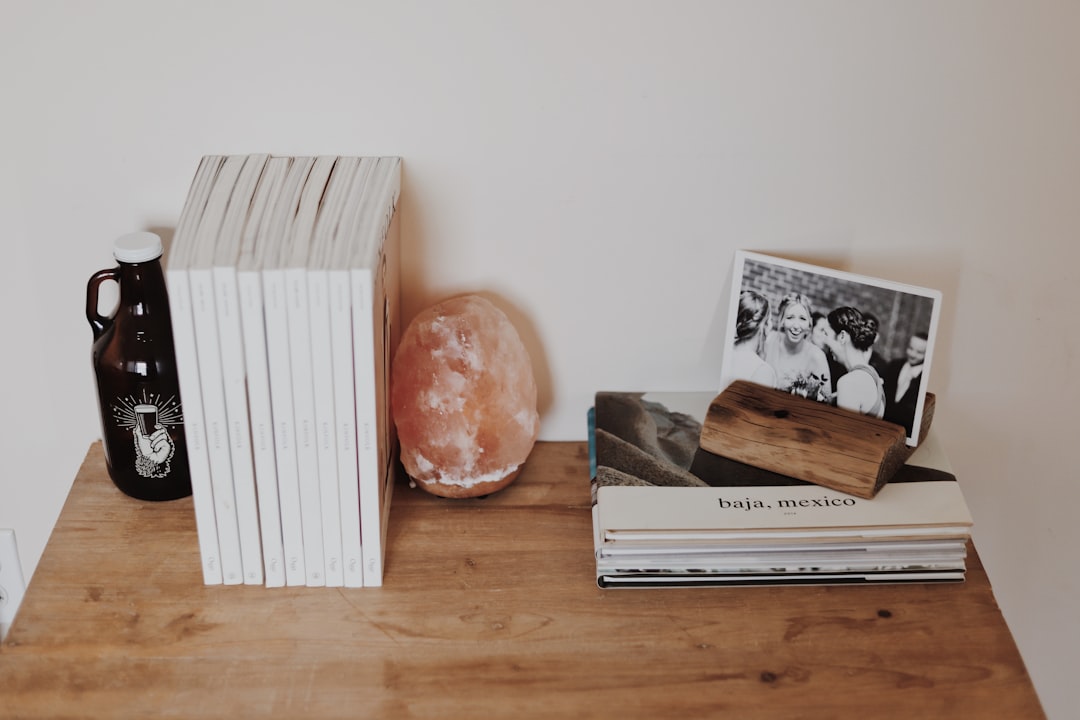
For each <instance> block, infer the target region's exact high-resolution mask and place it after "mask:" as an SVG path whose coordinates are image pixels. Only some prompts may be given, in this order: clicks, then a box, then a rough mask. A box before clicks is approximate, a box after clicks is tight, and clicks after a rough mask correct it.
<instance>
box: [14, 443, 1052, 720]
mask: <svg viewBox="0 0 1080 720" xmlns="http://www.w3.org/2000/svg"><path fill="white" fill-rule="evenodd" d="M587 468H588V458H587V450H586V447H585V445H584V444H581V443H540V444H538V445H537V447H536V449H535V450H534V452H533V455H532V457H531V458H530V460H529V462H528V463H527V464H526V468H525V471H524V472H523V473H522V475H521V477H520V478H519V479H518V480H517V481H516V482H515V483H514V484H513V485H511V486H510V487H508V488H507V489H505V490H503V491H501V492H499V493H497V494H495V495H492V496H490V497H488V498H486V499H473V500H448V499H444V498H437V497H435V496H432V495H429V494H427V493H424V492H422V491H420V490H414V489H410V488H408V487H406V486H402V487H399V488H398V489H397V491H396V492H395V497H394V507H393V510H392V514H391V521H390V542H389V551H388V557H387V568H386V575H385V578H384V580H385V585H384V587H382V588H367V589H355V590H346V589H327V588H283V589H266V588H259V587H243V586H230V587H224V586H210V587H208V586H204V585H202V584H201V575H200V570H199V554H198V550H197V543H196V536H195V528H194V519H193V516H192V506H191V501H190V499H186V500H180V501H173V502H170V503H161V504H155V503H146V502H139V501H136V500H132V499H130V498H127V497H126V496H124V495H122V494H121V493H119V492H118V491H117V490H116V489H115V488H114V487H113V486H112V484H111V483H110V482H109V480H108V479H107V477H106V475H105V471H104V463H103V458H102V454H101V448H100V446H99V445H94V446H92V447H91V448H90V451H89V453H88V454H87V457H86V461H85V463H84V464H83V467H82V469H81V470H80V472H79V474H78V476H77V478H76V479H75V482H74V485H73V486H72V489H71V493H70V495H69V497H68V500H67V503H66V505H65V507H64V509H63V512H62V514H61V516H60V519H59V521H58V522H57V525H56V529H55V531H54V533H53V535H52V538H51V539H50V541H49V544H48V547H47V548H46V550H45V553H44V555H43V556H42V558H41V561H40V564H39V565H38V569H37V572H36V573H35V574H34V577H33V579H32V581H31V583H30V587H29V588H28V591H27V595H26V598H25V601H24V603H23V606H22V608H21V610H20V612H19V615H18V618H17V619H16V621H15V624H14V626H13V627H12V629H11V632H10V633H9V635H8V638H7V641H6V643H5V644H4V645H3V646H2V648H0V715H2V716H4V717H11V718H71V717H78V718H97V717H100V718H117V717H154V718H226V717H227V718H232V719H235V718H244V717H271V718H275V717H280V718H301V717H302V718H364V717H373V718H428V717H453V718H478V717H484V718H488V717H514V718H530V717H548V718H569V717H573V718H589V717H618V718H658V717H706V716H715V715H719V714H721V713H727V714H728V715H727V716H730V717H738V718H758V717H769V718H772V717H791V716H798V717H806V718H815V717H822V718H835V717H874V718H888V717H896V718H911V717H919V718H933V717H950V718H953V717H979V718H1009V719H1010V720H1015V719H1016V718H1030V717H1042V710H1041V708H1040V705H1039V701H1038V699H1037V697H1036V695H1035V691H1034V689H1033V687H1032V684H1031V681H1030V679H1029V677H1028V674H1027V672H1026V670H1025V668H1024V664H1023V662H1022V661H1021V658H1020V655H1019V653H1018V652H1017V649H1016V645H1015V643H1014V642H1013V639H1012V636H1011V635H1010V634H1009V630H1008V628H1007V627H1006V625H1005V623H1004V621H1003V619H1002V616H1001V612H1000V610H999V609H998V606H997V603H996V602H995V600H994V596H993V592H992V591H991V588H990V585H989V583H988V582H987V578H986V574H985V572H984V571H983V568H982V565H981V563H980V562H979V559H978V557H977V555H975V554H974V551H973V552H972V555H971V558H970V572H969V579H968V581H967V582H966V583H963V584H957V585H946V586H942V585H934V586H888V587H831V588H827V587H820V588H818V587H790V588H783V587H769V588H708V589H680V590H600V589H598V588H597V587H596V584H595V565H594V562H593V555H592V535H591V518H590V512H589V485H588V470H587Z"/></svg>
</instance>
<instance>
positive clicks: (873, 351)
mask: <svg viewBox="0 0 1080 720" xmlns="http://www.w3.org/2000/svg"><path fill="white" fill-rule="evenodd" d="M863 317H865V318H866V321H867V322H868V323H870V327H871V328H872V329H873V331H874V342H875V343H877V339H878V328H880V327H881V323H879V322H878V319H877V315H874V314H873V313H868V312H864V313H863ZM888 364H889V361H888V360H886V359H885V358H884V357H882V355H881V353H879V352H878V351H877V347H871V348H870V361H869V363H868V365H870V367H872V368H874V369H875V370H877V373H878V375H882V376H884V375H885V368H886V367H887V366H888Z"/></svg>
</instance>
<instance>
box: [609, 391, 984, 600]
mask: <svg viewBox="0 0 1080 720" xmlns="http://www.w3.org/2000/svg"><path fill="white" fill-rule="evenodd" d="M715 397H716V393H710V392H702V393H628V392H601V393H597V395H596V403H595V406H594V408H593V411H592V413H591V415H590V450H591V453H592V460H593V463H592V484H593V529H594V543H595V548H594V549H595V553H596V576H597V583H598V584H599V585H600V586H601V587H610V588H614V587H672V586H718V585H719V586H727V585H778V584H779V585H793V584H815V585H831V584H847V583H910V582H920V583H931V582H956V581H961V580H963V579H964V574H965V570H966V557H967V545H968V540H969V538H970V535H971V526H972V521H971V515H970V513H969V512H968V508H967V504H966V503H965V501H964V496H963V493H962V492H961V490H960V485H959V483H958V482H957V481H956V478H955V476H954V475H953V474H952V471H951V469H950V467H949V464H948V460H947V458H946V456H945V453H944V452H943V449H942V447H941V444H940V442H939V440H938V438H937V436H936V435H935V433H934V431H933V430H931V431H930V432H929V434H928V435H927V437H926V438H925V439H924V440H923V442H922V443H921V444H920V445H919V447H918V448H917V449H916V450H915V452H914V453H913V454H912V455H911V457H910V458H909V459H908V461H907V464H905V465H904V466H903V467H902V468H901V469H900V470H899V471H898V472H897V473H896V475H895V476H894V477H893V478H892V480H891V481H890V482H889V483H888V484H887V485H886V486H885V487H884V488H882V490H881V491H880V492H879V493H878V494H877V495H876V496H875V497H874V498H873V499H864V498H859V497H855V496H853V495H848V494H845V493H842V492H838V491H835V490H830V489H828V488H824V487H821V486H818V485H814V484H811V483H806V482H803V481H799V480H795V479H792V478H787V477H784V476H782V475H779V474H776V473H771V472H767V471H764V470H759V469H757V468H753V467H750V466H747V465H743V464H741V463H736V462H734V461H731V460H727V459H725V458H722V457H720V456H718V455H714V454H712V453H709V452H707V451H704V450H702V449H701V448H700V447H699V444H698V443H699V438H700V434H701V426H702V423H703V422H704V418H705V414H706V412H707V410H708V407H709V403H710V402H711V401H712V400H713V398H715Z"/></svg>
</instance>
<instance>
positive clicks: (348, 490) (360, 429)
mask: <svg viewBox="0 0 1080 720" xmlns="http://www.w3.org/2000/svg"><path fill="white" fill-rule="evenodd" d="M400 189H401V162H400V158H396V157H338V156H319V157H285V156H271V155H228V156H221V155H213V156H206V157H204V158H202V160H201V162H200V164H199V167H198V169H197V171H196V174H195V178H194V180H193V181H192V184H191V188H190V190H189V192H188V196H187V199H186V201H185V204H184V208H183V211H182V213H181V216H180V220H179V223H178V226H177V229H176V233H175V236H174V238H173V242H172V246H171V248H170V250H169V255H168V259H167V262H166V282H167V284H168V290H169V302H170V307H171V311H172V321H173V335H174V343H175V346H176V364H177V368H178V371H179V374H180V393H181V401H182V403H183V411H184V432H185V438H186V441H187V449H188V454H189V458H190V466H191V484H192V494H193V500H194V507H195V520H196V525H197V528H198V536H199V549H200V553H201V555H202V570H203V580H204V582H205V583H206V584H221V583H224V584H241V583H242V584H249V585H263V584H265V585H266V586H269V587H280V586H284V585H308V586H344V587H363V586H372V585H381V584H382V574H383V558H384V547H385V539H386V518H387V515H388V511H389V504H390V500H391V493H392V491H393V467H394V465H393V462H394V461H393V457H392V455H393V445H394V431H393V422H392V419H391V417H390V411H389V403H388V402H387V397H388V393H387V386H388V382H389V377H388V376H389V366H390V365H389V363H390V353H391V352H392V349H393V348H394V346H395V344H396V338H397V334H398V330H399V328H398V317H399V316H398V299H399V281H398V264H399V263H398V258H399V249H398V235H399V233H398V229H397V226H398V223H397V222H396V218H397V213H396V208H397V204H398V198H399V195H400Z"/></svg>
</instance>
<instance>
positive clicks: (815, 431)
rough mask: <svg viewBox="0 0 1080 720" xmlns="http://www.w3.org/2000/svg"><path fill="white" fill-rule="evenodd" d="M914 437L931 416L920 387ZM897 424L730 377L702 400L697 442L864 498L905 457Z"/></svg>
mask: <svg viewBox="0 0 1080 720" xmlns="http://www.w3.org/2000/svg"><path fill="white" fill-rule="evenodd" d="M924 405H925V408H924V412H923V424H922V427H921V428H920V433H919V435H920V439H921V438H922V437H925V433H926V431H927V429H928V428H929V425H930V419H931V418H932V417H933V411H934V401H933V396H932V395H930V394H927V396H926V402H925V404H924ZM904 438H905V434H904V428H903V427H901V426H899V425H896V424H894V423H890V422H886V421H884V420H878V419H877V418H873V417H870V416H868V415H862V414H859V413H856V412H853V411H851V410H844V409H842V408H837V407H833V406H831V405H826V404H823V403H819V402H815V401H813V400H808V399H806V398H803V397H799V396H797V395H791V394H788V393H786V392H782V391H780V390H774V389H772V388H766V387H762V386H760V385H755V384H754V383H750V382H747V381H745V380H737V381H735V382H733V383H732V384H731V385H730V386H729V387H728V388H727V389H726V390H724V391H723V392H722V393H720V394H719V395H717V396H716V398H715V399H714V400H713V401H712V403H711V404H710V406H709V411H708V414H707V415H706V417H705V423H704V425H703V426H702V430H701V447H702V449H704V450H707V451H709V452H711V453H713V454H716V455H719V456H721V457H725V458H728V459H730V460H735V461H738V462H741V463H745V464H746V465H751V466H753V467H757V468H761V469H763V470H769V471H771V472H776V473H780V474H782V475H787V476H788V477H792V478H796V479H798V480H805V481H808V482H812V483H815V484H817V485H821V486H823V487H827V488H831V489H833V490H839V491H841V492H845V493H848V494H851V495H855V496H857V497H861V498H872V497H874V495H876V494H877V492H878V490H880V489H881V488H882V487H883V486H884V485H885V483H886V482H888V481H889V479H890V478H891V477H892V476H893V475H894V474H895V473H896V471H897V470H899V469H900V466H901V465H903V464H904V462H905V461H906V460H907V459H908V457H910V456H911V453H912V452H913V451H914V448H910V447H908V446H907V445H906V444H905V440H904Z"/></svg>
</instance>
